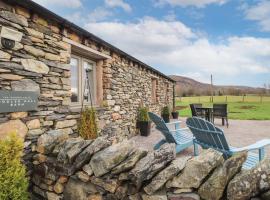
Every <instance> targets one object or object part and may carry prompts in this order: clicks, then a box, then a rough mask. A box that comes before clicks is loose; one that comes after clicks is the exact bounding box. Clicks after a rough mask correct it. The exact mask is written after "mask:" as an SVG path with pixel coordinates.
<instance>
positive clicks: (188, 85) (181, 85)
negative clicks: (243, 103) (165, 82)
mask: <svg viewBox="0 0 270 200" xmlns="http://www.w3.org/2000/svg"><path fill="white" fill-rule="evenodd" d="M169 77H171V78H172V79H174V80H175V81H176V88H175V91H176V96H191V95H211V85H210V84H207V83H202V82H199V81H196V80H194V79H191V78H188V77H184V76H177V75H170V76H169ZM213 89H214V93H215V95H243V94H263V93H265V89H264V88H255V87H248V86H234V85H230V86H224V85H214V86H213Z"/></svg>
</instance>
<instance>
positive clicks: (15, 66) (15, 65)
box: [0, 62, 23, 70]
mask: <svg viewBox="0 0 270 200" xmlns="http://www.w3.org/2000/svg"><path fill="white" fill-rule="evenodd" d="M0 68H7V69H12V70H14V69H19V70H20V69H23V66H22V65H19V64H18V63H15V62H0Z"/></svg>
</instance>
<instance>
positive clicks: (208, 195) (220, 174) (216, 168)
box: [32, 132, 270, 200]
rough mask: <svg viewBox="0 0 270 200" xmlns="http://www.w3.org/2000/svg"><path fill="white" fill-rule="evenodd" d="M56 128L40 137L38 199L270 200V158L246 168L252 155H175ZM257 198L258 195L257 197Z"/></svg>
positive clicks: (169, 147) (167, 147)
mask: <svg viewBox="0 0 270 200" xmlns="http://www.w3.org/2000/svg"><path fill="white" fill-rule="evenodd" d="M67 136H68V135H66V134H63V133H60V132H51V133H48V134H45V135H42V136H41V137H40V138H39V139H38V146H37V150H38V152H39V154H38V155H37V156H36V157H35V161H34V162H35V167H34V176H33V179H32V181H33V183H34V187H33V199H48V200H60V199H65V200H74V199H76V200H114V199H115V200H117V199H125V200H184V199H185V200H199V199H205V200H219V199H224V200H225V199H228V200H244V199H252V198H254V199H263V200H266V199H269V198H270V184H269V177H270V160H269V159H265V160H263V161H262V162H261V163H259V164H258V165H257V166H256V167H255V168H254V169H251V170H241V167H242V165H243V163H244V162H245V160H246V156H247V153H246V152H243V153H240V154H236V155H235V156H233V157H231V158H229V159H227V160H224V159H223V156H222V154H221V153H220V152H217V151H215V150H212V149H209V150H204V151H203V152H202V153H201V154H200V155H199V156H197V157H193V158H192V157H190V156H182V157H176V155H175V145H174V144H165V145H163V146H162V147H161V148H160V149H159V150H156V151H149V152H147V151H146V150H144V149H139V148H136V147H135V146H134V144H133V143H132V142H131V141H128V140H127V141H123V142H121V143H114V139H113V138H109V137H104V136H103V137H99V138H97V139H96V140H94V141H90V140H82V139H81V138H69V139H67ZM255 197H257V198H255Z"/></svg>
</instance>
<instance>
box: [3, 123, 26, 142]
mask: <svg viewBox="0 0 270 200" xmlns="http://www.w3.org/2000/svg"><path fill="white" fill-rule="evenodd" d="M27 132H28V128H27V126H26V125H25V124H24V123H23V122H22V121H21V120H19V119H16V120H10V121H8V122H5V123H3V124H0V139H4V138H6V136H8V135H9V134H10V133H16V134H17V135H18V136H19V137H21V138H22V139H24V138H25V136H26V134H27Z"/></svg>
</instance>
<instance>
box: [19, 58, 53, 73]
mask: <svg viewBox="0 0 270 200" xmlns="http://www.w3.org/2000/svg"><path fill="white" fill-rule="evenodd" d="M21 62H22V65H23V67H24V69H25V70H26V71H30V72H36V73H40V74H48V73H49V67H48V66H47V65H46V64H44V63H43V62H41V61H38V60H33V59H22V60H21Z"/></svg>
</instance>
